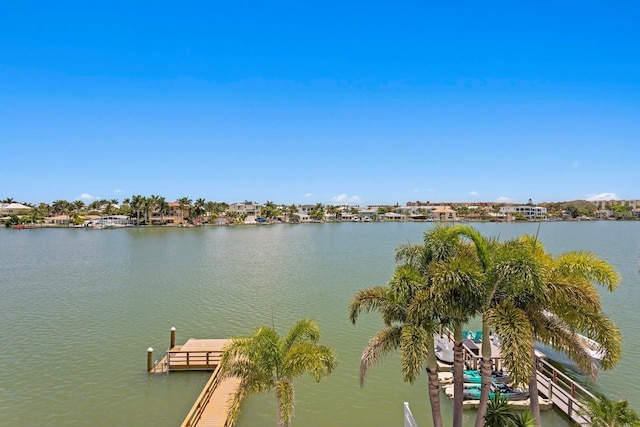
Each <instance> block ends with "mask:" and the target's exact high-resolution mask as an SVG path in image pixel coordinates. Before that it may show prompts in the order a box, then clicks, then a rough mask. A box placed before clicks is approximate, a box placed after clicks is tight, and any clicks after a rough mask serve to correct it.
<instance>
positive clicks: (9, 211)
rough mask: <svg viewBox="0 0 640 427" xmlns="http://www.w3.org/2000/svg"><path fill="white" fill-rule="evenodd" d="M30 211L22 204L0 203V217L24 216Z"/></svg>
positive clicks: (29, 208)
mask: <svg viewBox="0 0 640 427" xmlns="http://www.w3.org/2000/svg"><path fill="white" fill-rule="evenodd" d="M30 210H31V207H29V206H26V205H23V204H22V203H0V216H10V215H25V214H28V213H29V211H30Z"/></svg>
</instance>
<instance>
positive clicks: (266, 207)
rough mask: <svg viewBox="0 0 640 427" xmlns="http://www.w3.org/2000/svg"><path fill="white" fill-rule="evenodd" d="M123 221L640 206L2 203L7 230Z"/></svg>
mask: <svg viewBox="0 0 640 427" xmlns="http://www.w3.org/2000/svg"><path fill="white" fill-rule="evenodd" d="M113 215H117V216H124V217H126V218H129V221H127V223H128V225H164V226H166V225H169V226H171V225H174V226H179V225H202V224H215V225H230V224H261V223H273V222H285V223H301V222H336V221H337V222H344V221H346V222H348V221H352V222H360V221H362V222H377V221H436V222H457V221H462V222H466V221H497V222H502V221H531V220H535V221H540V220H544V221H560V220H637V219H639V218H640V201H638V200H632V201H624V200H610V201H599V202H590V201H586V200H574V201H569V202H550V203H541V204H539V205H534V204H533V203H532V202H531V200H530V201H529V202H528V203H526V204H523V205H518V204H513V203H491V202H482V203H456V202H448V203H431V202H420V201H415V202H407V203H406V204H405V205H404V206H401V205H400V204H395V205H375V206H366V207H362V206H359V205H332V204H327V205H325V204H322V203H315V204H278V203H275V202H272V201H267V202H265V203H263V204H261V203H256V202H252V201H248V200H245V201H243V202H237V203H232V204H229V203H227V202H216V201H207V200H205V199H203V198H198V199H196V200H192V199H190V198H188V197H182V198H179V199H177V200H175V201H167V200H166V198H165V197H162V196H158V195H151V196H149V197H145V196H141V195H135V196H132V197H131V198H125V199H123V200H122V201H120V200H118V199H99V200H94V201H92V202H90V203H85V202H84V201H82V200H75V201H67V200H55V201H53V202H52V203H51V204H48V203H44V202H41V203H39V204H37V205H35V204H30V203H19V202H17V201H16V200H14V199H13V198H10V197H9V198H6V199H4V200H0V221H1V222H2V223H4V224H5V225H6V226H8V227H11V226H15V225H27V224H28V225H33V226H49V227H59V226H82V225H83V224H86V223H87V222H88V221H91V220H94V219H96V218H99V217H104V216H113Z"/></svg>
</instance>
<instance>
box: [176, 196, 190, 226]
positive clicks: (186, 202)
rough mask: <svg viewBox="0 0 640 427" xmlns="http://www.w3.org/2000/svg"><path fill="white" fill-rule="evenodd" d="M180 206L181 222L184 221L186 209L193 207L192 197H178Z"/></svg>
mask: <svg viewBox="0 0 640 427" xmlns="http://www.w3.org/2000/svg"><path fill="white" fill-rule="evenodd" d="M178 206H179V207H180V219H181V222H184V210H185V208H191V199H190V198H188V197H181V198H180V199H178ZM187 218H188V217H187Z"/></svg>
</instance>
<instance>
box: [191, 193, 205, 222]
mask: <svg viewBox="0 0 640 427" xmlns="http://www.w3.org/2000/svg"><path fill="white" fill-rule="evenodd" d="M206 203H207V202H206V200H204V199H202V198H200V199H197V200H196V201H195V203H194V204H193V214H194V215H195V216H196V217H197V218H198V221H200V222H202V214H204V213H205V212H206V208H205V206H206Z"/></svg>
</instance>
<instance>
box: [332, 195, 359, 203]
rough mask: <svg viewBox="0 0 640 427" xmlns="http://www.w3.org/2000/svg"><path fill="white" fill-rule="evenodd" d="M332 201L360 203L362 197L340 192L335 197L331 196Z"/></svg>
mask: <svg viewBox="0 0 640 427" xmlns="http://www.w3.org/2000/svg"><path fill="white" fill-rule="evenodd" d="M331 200H332V201H334V202H336V203H342V204H344V203H360V197H359V196H349V195H347V194H346V193H342V194H338V195H337V196H335V197H332V198H331Z"/></svg>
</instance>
